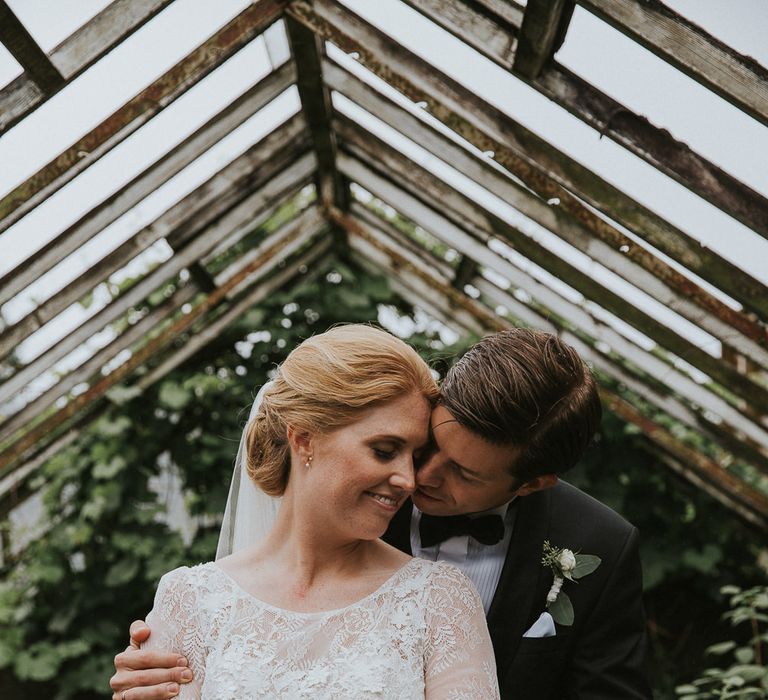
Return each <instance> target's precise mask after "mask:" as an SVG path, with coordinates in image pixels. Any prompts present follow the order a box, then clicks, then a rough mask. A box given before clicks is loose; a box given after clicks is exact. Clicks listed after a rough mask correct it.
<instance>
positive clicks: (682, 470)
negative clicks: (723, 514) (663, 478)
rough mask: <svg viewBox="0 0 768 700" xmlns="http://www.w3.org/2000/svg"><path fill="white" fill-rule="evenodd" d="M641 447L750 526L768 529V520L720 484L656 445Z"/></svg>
mask: <svg viewBox="0 0 768 700" xmlns="http://www.w3.org/2000/svg"><path fill="white" fill-rule="evenodd" d="M641 446H642V447H643V448H644V449H645V450H646V451H647V452H648V453H649V454H651V455H653V456H654V457H656V458H657V459H658V460H659V461H660V462H662V463H663V464H664V465H665V466H667V467H669V469H671V470H672V471H673V472H675V473H676V474H677V475H678V476H680V477H682V478H683V479H685V480H686V481H688V482H689V483H690V484H692V485H693V486H694V487H696V488H697V489H700V490H701V491H703V492H704V493H707V494H709V495H710V496H711V497H712V498H714V499H715V500H716V501H719V502H720V503H722V504H723V505H724V506H725V507H726V508H728V509H729V510H732V511H736V513H737V514H738V515H739V516H740V517H741V518H743V519H744V521H745V522H746V523H747V524H748V525H752V526H753V527H757V528H758V529H760V530H766V529H768V520H767V519H766V518H765V517H762V516H760V515H758V514H756V513H754V512H753V511H752V510H750V509H748V508H745V507H744V506H743V505H742V504H741V503H740V502H739V501H737V500H736V499H734V498H732V497H731V495H730V493H729V492H728V491H726V490H723V488H722V487H721V486H719V485H718V484H712V483H710V482H709V481H708V480H706V479H705V478H703V477H702V476H701V475H700V474H699V473H698V472H697V471H695V470H694V469H691V467H690V466H689V465H688V464H687V463H685V462H682V461H680V460H678V459H675V458H674V457H673V456H672V455H671V454H669V452H667V451H665V450H664V449H662V448H661V447H659V446H657V445H656V443H653V442H646V443H641Z"/></svg>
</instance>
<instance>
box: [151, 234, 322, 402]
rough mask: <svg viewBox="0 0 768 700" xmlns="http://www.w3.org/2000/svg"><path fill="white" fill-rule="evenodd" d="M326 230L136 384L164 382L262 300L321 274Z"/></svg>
mask: <svg viewBox="0 0 768 700" xmlns="http://www.w3.org/2000/svg"><path fill="white" fill-rule="evenodd" d="M323 227H324V226H323V224H322V223H320V225H319V227H318V228H316V229H314V230H311V231H309V235H310V236H311V237H312V238H317V239H318V240H317V242H316V243H315V244H314V245H313V246H312V247H311V248H309V249H308V250H306V251H303V252H302V253H301V254H299V255H298V256H292V257H290V258H287V259H285V258H283V259H281V261H280V262H282V263H285V264H284V265H283V266H282V267H281V268H280V269H279V270H278V272H277V273H276V274H274V275H272V276H271V277H269V278H268V279H266V280H264V278H265V277H266V276H267V274H268V272H269V271H271V269H272V268H274V267H275V266H276V265H277V264H278V262H277V261H276V262H275V264H274V265H272V266H270V268H269V269H267V268H264V269H263V270H261V269H260V270H259V271H258V273H259V274H258V276H257V278H256V280H255V281H252V282H251V283H250V284H249V285H248V289H247V290H246V291H245V292H243V293H241V294H240V295H239V297H238V298H237V299H235V300H233V302H232V305H231V306H230V307H229V308H227V309H226V310H225V311H224V312H223V313H222V314H221V315H220V316H218V317H217V318H216V319H215V320H213V321H211V322H209V323H207V324H206V325H205V326H203V327H202V328H200V329H199V330H197V332H196V333H195V334H194V336H193V337H192V338H190V339H189V340H188V341H187V342H186V344H185V345H183V346H182V347H181V348H178V349H175V350H174V351H173V352H172V353H171V354H170V355H169V357H167V358H166V359H165V360H163V361H162V362H161V363H160V364H159V365H157V366H156V367H153V368H152V369H151V370H150V371H149V372H148V373H147V374H145V375H144V376H142V377H141V378H140V379H139V380H138V382H136V386H138V387H140V388H141V389H146V388H147V387H149V386H151V385H152V384H154V383H156V382H157V381H159V380H160V379H162V378H163V377H164V376H165V375H166V374H168V373H169V372H171V371H173V370H174V369H175V368H176V367H178V366H179V365H180V364H182V363H183V362H186V361H187V360H188V359H189V358H190V357H192V356H193V355H194V354H195V353H196V352H198V351H199V350H200V349H201V348H203V347H205V346H206V345H208V344H209V343H210V342H211V341H213V340H215V339H216V338H217V337H218V336H219V335H220V334H221V333H222V331H223V330H224V329H225V328H226V327H227V326H229V325H231V324H232V323H233V322H234V321H236V320H237V319H238V318H239V317H240V316H242V315H243V314H244V313H245V312H246V311H248V310H249V309H251V308H253V307H254V306H255V305H256V304H258V303H259V302H260V301H262V300H264V299H266V298H267V297H268V296H269V295H270V294H273V293H275V292H278V291H280V290H282V289H285V287H286V285H288V284H290V283H291V282H292V281H293V280H294V279H296V278H297V277H299V276H301V278H302V280H303V281H306V280H308V279H311V278H312V277H313V276H315V275H316V274H318V272H319V270H320V269H321V268H322V266H323V260H324V259H325V256H326V254H327V253H329V252H330V250H331V247H332V244H333V239H332V238H330V237H329V236H326V237H319V238H318V234H319V233H320V232H322V229H323ZM303 267H305V268H306V269H307V270H309V272H307V273H301V272H300V270H301V269H302V268H303ZM262 280H264V281H262Z"/></svg>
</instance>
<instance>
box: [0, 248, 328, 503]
mask: <svg viewBox="0 0 768 700" xmlns="http://www.w3.org/2000/svg"><path fill="white" fill-rule="evenodd" d="M330 242H331V241H330V239H323V238H321V239H319V240H318V242H317V244H315V245H313V246H312V247H311V248H309V249H308V250H306V251H302V252H301V253H300V254H299V255H298V256H292V257H289V258H288V259H286V260H284V264H283V265H282V266H281V268H280V271H279V272H278V273H276V274H273V275H271V276H270V275H267V274H266V272H267V271H266V269H265V274H264V275H257V277H256V278H255V279H254V281H253V283H252V285H251V286H250V287H249V288H248V290H246V291H245V292H244V293H243V294H241V295H240V297H239V298H238V299H236V300H235V301H234V302H233V304H234V306H230V307H228V308H227V309H225V310H224V312H223V313H222V314H221V315H220V316H218V317H216V318H215V319H214V320H211V319H210V318H207V319H206V320H207V321H208V323H207V324H204V325H203V326H202V328H200V329H199V331H198V334H196V336H195V341H196V342H195V344H194V346H192V347H191V346H189V344H187V345H185V346H183V347H182V348H181V349H180V350H178V351H176V352H172V353H171V355H170V356H169V357H168V358H166V359H164V360H162V361H161V363H160V364H159V365H157V366H155V367H153V368H152V369H151V370H150V372H149V373H148V374H146V375H144V376H143V377H142V378H141V380H140V382H138V383H137V385H139V386H141V388H143V389H146V388H147V387H148V386H150V385H151V384H152V383H154V382H157V381H159V380H160V379H162V378H163V377H164V376H165V375H166V374H167V373H168V372H170V371H172V370H173V369H175V368H176V367H177V366H178V365H179V364H181V362H183V361H185V360H187V359H188V358H189V357H191V355H192V354H194V352H196V351H197V350H199V349H200V348H201V347H202V346H203V345H204V344H205V343H201V342H200V341H199V340H197V339H198V338H199V337H200V336H203V337H204V338H205V339H206V342H210V341H211V340H212V339H214V338H215V337H216V335H218V334H219V333H220V332H221V331H222V330H223V329H224V328H225V327H226V326H227V325H229V324H231V323H232V322H233V321H235V320H236V319H237V318H238V317H239V316H241V315H242V314H243V313H244V312H245V311H247V310H248V309H249V308H252V307H253V306H255V305H256V304H258V303H260V302H261V301H263V299H265V298H266V297H267V296H268V295H269V294H271V293H273V292H275V291H277V290H279V289H281V288H283V287H284V286H285V285H287V284H290V283H291V282H292V281H294V280H295V279H296V278H298V277H301V278H302V280H306V279H311V278H312V276H313V275H315V274H317V272H318V271H319V270H321V269H322V266H323V263H324V260H326V259H327V257H326V258H323V257H322V256H323V254H325V253H327V251H328V249H329V247H330ZM305 265H306V266H308V267H310V271H309V272H308V273H307V272H303V270H304V266H305ZM235 309H236V310H235ZM190 350H192V352H190ZM92 417H93V414H90V415H89V416H84V417H78V418H77V420H76V421H75V423H74V425H72V426H70V427H69V428H68V429H67V431H66V432H65V433H64V434H63V436H61V437H57V438H55V439H54V441H53V442H52V443H51V444H49V445H46V446H43V447H40V446H39V445H36V446H35V450H34V451H33V452H32V453H28V454H24V455H22V459H21V461H17V462H16V463H15V464H13V465H11V466H10V467H9V468H8V469H6V471H5V474H6V475H5V476H4V477H3V478H2V479H0V517H1V515H2V512H3V509H5V510H7V509H9V508H11V507H15V506H16V505H18V500H14V499H13V498H12V497H11V498H9V496H10V494H11V491H12V490H18V489H19V488H22V487H23V484H24V482H25V481H27V480H28V479H29V478H30V477H31V476H32V475H34V473H35V472H36V470H37V468H38V467H39V466H40V465H41V464H43V463H45V462H46V461H47V460H48V459H50V457H52V456H53V455H54V454H55V453H56V451H58V450H60V449H62V448H63V447H64V446H66V445H67V444H70V443H71V442H72V441H73V440H75V439H76V438H77V437H78V436H79V434H80V432H81V431H82V429H83V427H84V425H86V424H87V423H88V422H90V420H92Z"/></svg>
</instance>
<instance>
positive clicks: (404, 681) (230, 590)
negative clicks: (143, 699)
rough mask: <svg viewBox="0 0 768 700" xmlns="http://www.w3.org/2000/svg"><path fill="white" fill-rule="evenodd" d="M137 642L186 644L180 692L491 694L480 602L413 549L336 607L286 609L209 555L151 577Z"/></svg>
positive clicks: (221, 699)
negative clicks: (187, 673) (189, 678)
mask: <svg viewBox="0 0 768 700" xmlns="http://www.w3.org/2000/svg"><path fill="white" fill-rule="evenodd" d="M147 621H148V624H149V625H150V627H151V628H152V635H151V637H150V638H149V640H148V642H147V643H146V644H145V645H144V648H152V649H166V650H172V651H175V652H178V653H180V654H183V655H184V656H186V657H187V658H188V659H189V664H190V667H191V668H192V670H193V671H194V673H195V680H194V681H193V682H192V683H190V684H188V685H185V686H182V690H181V694H180V695H179V698H181V699H182V700H188V699H190V698H211V699H214V698H215V700H229V699H233V700H234V699H235V698H236V699H238V700H240V699H242V698H291V699H293V698H296V699H298V698H312V700H322V699H328V700H331V699H333V700H337V699H339V698H355V700H357V699H358V698H360V699H362V698H397V699H398V700H400V699H401V698H404V699H407V698H413V699H416V698H425V697H426V698H429V700H436V699H438V698H440V699H443V698H445V699H446V700H489V699H492V698H498V696H499V691H498V686H497V681H496V668H495V665H494V659H493V649H492V647H491V641H490V637H489V636H488V630H487V627H486V623H485V616H484V614H483V605H482V603H481V601H480V597H479V596H478V594H477V591H476V590H475V588H474V587H473V585H472V583H471V582H470V581H469V579H467V578H466V576H464V574H462V573H461V572H460V571H459V570H458V569H456V568H455V567H453V566H451V565H450V564H446V563H444V562H428V561H424V560H422V559H411V560H410V561H409V562H408V563H407V564H405V565H404V566H403V567H402V568H401V569H400V570H399V571H397V572H396V573H395V574H394V575H393V576H392V577H390V578H389V579H388V580H387V581H386V582H385V583H384V584H383V585H382V586H381V587H380V588H378V589H377V590H376V591H374V592H373V593H371V594H370V595H368V596H366V597H365V598H363V599H362V600H360V601H358V602H356V603H354V604H352V605H349V606H347V607H345V608H341V609H339V610H332V611H326V612H316V613H299V612H291V611H288V610H283V609H280V608H276V607H274V606H272V605H268V604H267V603H264V602H262V601H260V600H258V599H257V598H255V597H253V596H252V595H250V594H249V593H247V592H245V591H244V590H243V589H242V588H240V587H239V585H238V584H237V583H236V582H235V581H234V580H233V579H232V578H230V576H229V575H228V574H227V573H225V572H224V571H223V570H222V569H221V568H219V567H218V566H217V565H216V564H214V563H212V562H211V563H208V564H201V565H199V566H195V567H192V568H187V567H182V568H179V569H176V570H175V571H171V572H170V573H168V574H166V575H165V576H163V578H162V579H161V580H160V585H159V586H158V589H157V593H156V595H155V605H154V608H153V609H152V612H151V613H150V614H149V616H148V618H147Z"/></svg>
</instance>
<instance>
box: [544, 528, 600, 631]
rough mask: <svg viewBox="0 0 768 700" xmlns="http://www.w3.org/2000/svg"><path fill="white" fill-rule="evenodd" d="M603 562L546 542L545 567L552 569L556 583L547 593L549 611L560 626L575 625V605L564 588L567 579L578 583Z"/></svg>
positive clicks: (554, 582) (553, 583) (589, 555)
mask: <svg viewBox="0 0 768 700" xmlns="http://www.w3.org/2000/svg"><path fill="white" fill-rule="evenodd" d="M601 561H602V560H601V559H600V557H596V556H595V555H594V554H574V553H573V552H572V551H571V550H570V549H561V548H559V547H553V546H552V545H551V544H550V543H549V540H545V541H544V553H543V556H542V557H541V563H542V565H543V566H548V567H549V568H550V569H552V575H553V576H554V581H553V582H552V587H551V588H550V589H549V593H547V610H548V611H549V614H550V615H552V619H553V620H554V621H555V622H556V623H557V624H558V625H565V626H570V625H572V624H573V605H572V604H571V599H570V598H569V597H568V594H567V593H565V591H562V590H560V589H561V588H562V587H563V582H564V581H565V579H568V580H569V581H573V582H574V583H576V579H580V578H582V577H583V576H586V575H587V574H591V573H592V572H593V571H594V570H595V569H596V568H597V567H598V566H600V562H601Z"/></svg>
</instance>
